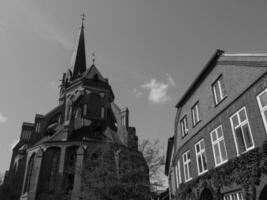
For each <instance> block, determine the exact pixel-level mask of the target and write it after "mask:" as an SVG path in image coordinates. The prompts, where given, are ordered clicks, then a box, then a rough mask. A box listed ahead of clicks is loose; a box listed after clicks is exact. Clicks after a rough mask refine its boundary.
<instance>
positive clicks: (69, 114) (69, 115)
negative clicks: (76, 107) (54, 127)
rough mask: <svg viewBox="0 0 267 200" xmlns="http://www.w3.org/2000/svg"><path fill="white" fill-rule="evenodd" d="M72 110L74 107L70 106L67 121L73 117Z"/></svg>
mask: <svg viewBox="0 0 267 200" xmlns="http://www.w3.org/2000/svg"><path fill="white" fill-rule="evenodd" d="M71 110H72V107H71V106H69V107H68V110H67V121H69V120H70V118H71Z"/></svg>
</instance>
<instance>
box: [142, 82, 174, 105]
mask: <svg viewBox="0 0 267 200" xmlns="http://www.w3.org/2000/svg"><path fill="white" fill-rule="evenodd" d="M141 88H143V89H146V90H148V91H149V94H148V100H149V101H150V102H152V103H165V102H167V101H168V100H170V96H169V95H168V93H167V92H168V89H169V85H168V84H166V83H164V82H161V81H158V80H156V79H151V80H150V81H149V82H147V83H144V84H143V85H141Z"/></svg>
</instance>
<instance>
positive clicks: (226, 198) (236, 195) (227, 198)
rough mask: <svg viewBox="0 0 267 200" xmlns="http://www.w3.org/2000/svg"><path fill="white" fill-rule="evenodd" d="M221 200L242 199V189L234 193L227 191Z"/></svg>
mask: <svg viewBox="0 0 267 200" xmlns="http://www.w3.org/2000/svg"><path fill="white" fill-rule="evenodd" d="M223 200H244V198H243V194H242V191H237V192H234V193H230V194H229V193H228V194H225V195H224V196H223Z"/></svg>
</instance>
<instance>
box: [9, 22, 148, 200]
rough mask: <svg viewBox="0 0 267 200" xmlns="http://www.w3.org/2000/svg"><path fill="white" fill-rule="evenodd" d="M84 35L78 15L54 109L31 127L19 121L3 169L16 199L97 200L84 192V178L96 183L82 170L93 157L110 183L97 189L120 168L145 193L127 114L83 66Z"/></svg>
mask: <svg viewBox="0 0 267 200" xmlns="http://www.w3.org/2000/svg"><path fill="white" fill-rule="evenodd" d="M84 37H85V36H84V17H83V18H82V24H81V27H80V33H79V39H78V43H77V47H76V50H75V57H74V58H75V59H74V62H73V66H72V67H71V69H69V70H67V72H65V73H63V77H62V80H61V85H60V92H59V104H58V106H56V107H55V108H53V109H52V110H51V111H49V112H48V113H47V114H45V115H40V114H37V115H36V117H35V120H34V123H23V127H22V132H21V136H20V141H19V142H18V144H17V145H16V146H15V147H14V148H13V155H12V159H11V163H10V169H9V175H10V176H9V177H10V179H9V182H11V183H13V182H14V183H15V182H17V183H21V184H20V185H16V187H17V190H16V191H17V194H16V195H17V196H18V198H17V199H20V200H47V199H48V200H50V199H55V198H56V199H58V198H59V197H64V198H65V199H67V200H80V199H82V198H87V197H88V195H89V196H90V198H91V197H92V199H94V198H95V199H103V198H102V197H101V198H100V196H101V195H102V196H103V194H102V192H100V193H95V192H93V190H92V186H90V187H87V189H86V185H88V184H86V183H87V182H88V180H91V179H90V178H88V177H92V176H93V177H94V178H95V179H92V180H93V181H94V180H99V177H98V174H97V173H96V172H93V171H92V168H91V167H90V170H88V166H90V165H91V164H92V163H94V162H96V160H97V159H99V161H98V163H99V166H98V167H97V168H96V169H99V168H100V167H103V166H105V165H104V164H103V163H106V164H107V163H108V169H109V170H108V171H107V176H110V177H111V178H109V179H108V181H111V180H113V181H114V180H116V181H115V182H114V183H112V184H110V183H105V184H104V183H102V184H100V188H98V189H100V190H103V189H104V188H103V184H104V185H107V184H110V185H113V186H114V185H116V184H117V183H119V182H118V181H119V180H120V177H123V176H124V175H123V174H122V168H124V169H127V170H129V169H131V168H132V167H134V168H135V170H136V169H140V170H141V171H139V172H138V176H140V175H141V176H140V178H138V181H141V182H142V183H144V185H145V186H144V187H143V189H142V191H143V190H144V188H146V191H149V187H148V185H149V179H148V167H147V164H146V162H145V160H144V157H143V155H142V154H141V153H140V152H139V151H138V148H137V146H138V138H137V136H136V133H135V128H134V127H130V126H129V110H128V108H123V109H121V108H120V107H119V106H118V105H116V104H115V102H114V99H115V96H114V93H113V91H112V88H111V86H110V84H109V81H108V79H107V78H104V76H103V75H102V74H101V73H100V71H99V70H98V69H97V67H96V66H95V63H94V60H93V62H92V64H91V65H90V66H89V67H87V62H86V50H85V39H84ZM107 161H109V162H107ZM124 165H125V166H127V167H125V166H124ZM123 166H124V167H123ZM104 170H105V169H103V171H104ZM113 172H114V173H113ZM133 180H134V179H133ZM103 181H104V180H103ZM106 181H107V180H106ZM94 182H95V181H94ZM134 185H138V184H136V183H134ZM101 187H102V188H101ZM133 187H134V186H133ZM135 191H138V189H135ZM114 195H115V194H114ZM82 196H83V197H82ZM86 196H87V197H86ZM93 196H94V198H93ZM139 199H140V198H139Z"/></svg>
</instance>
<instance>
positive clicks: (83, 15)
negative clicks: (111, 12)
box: [82, 13, 86, 21]
mask: <svg viewBox="0 0 267 200" xmlns="http://www.w3.org/2000/svg"><path fill="white" fill-rule="evenodd" d="M85 17H86V15H85V14H84V13H83V14H82V21H84V20H85Z"/></svg>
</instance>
